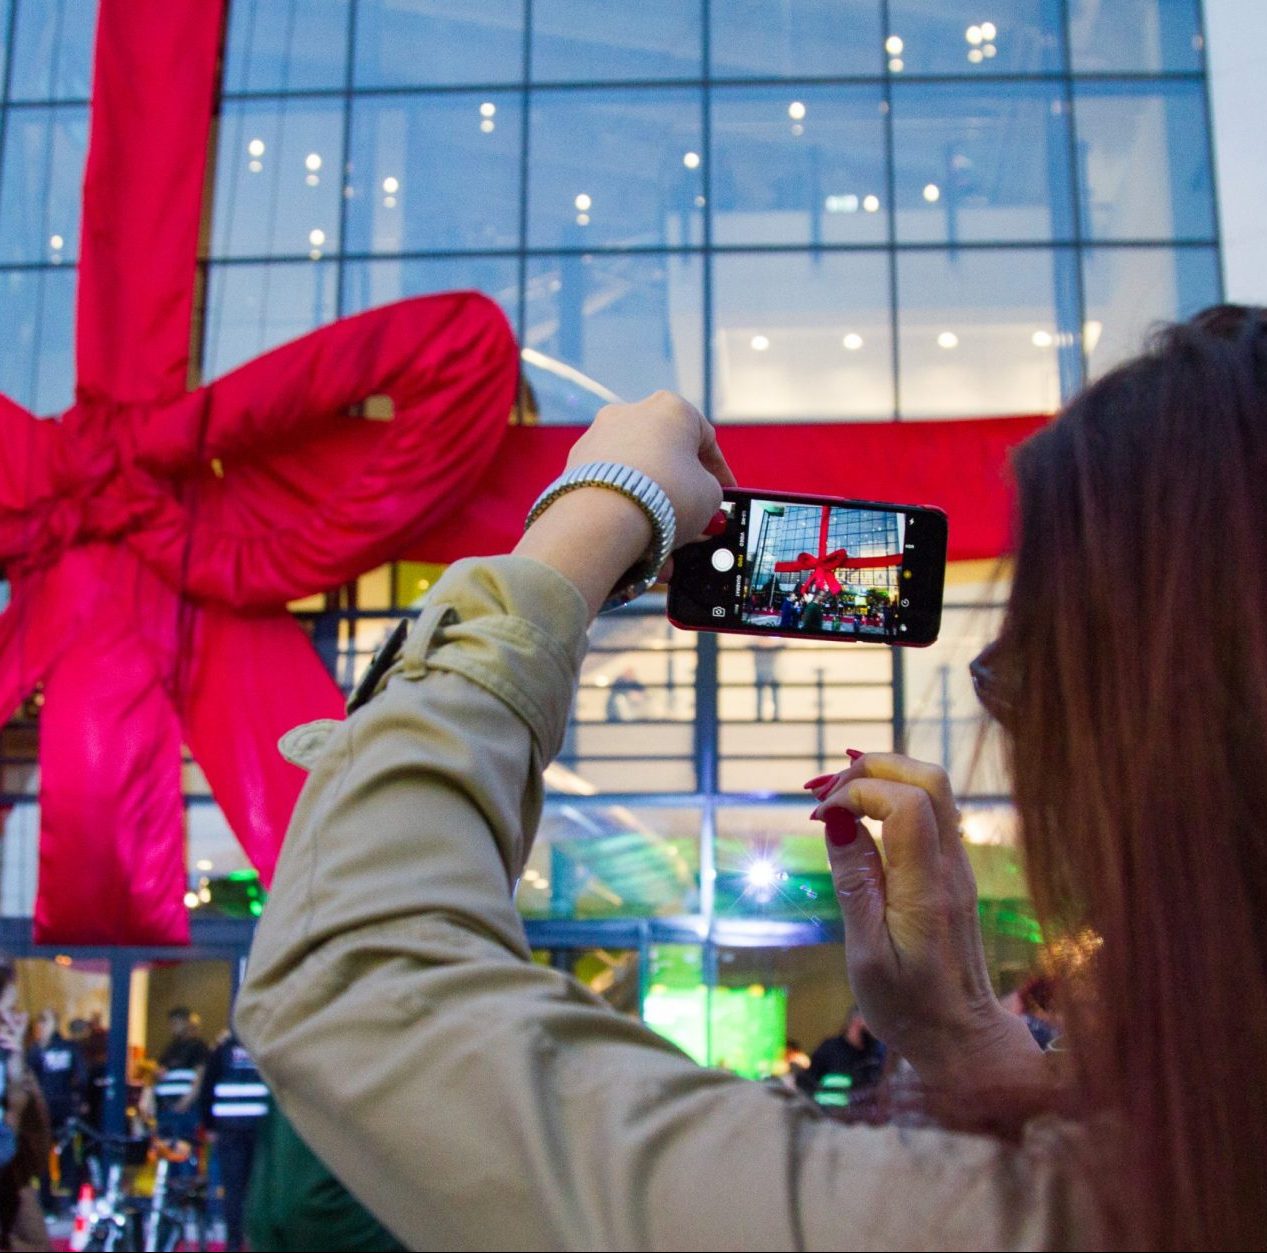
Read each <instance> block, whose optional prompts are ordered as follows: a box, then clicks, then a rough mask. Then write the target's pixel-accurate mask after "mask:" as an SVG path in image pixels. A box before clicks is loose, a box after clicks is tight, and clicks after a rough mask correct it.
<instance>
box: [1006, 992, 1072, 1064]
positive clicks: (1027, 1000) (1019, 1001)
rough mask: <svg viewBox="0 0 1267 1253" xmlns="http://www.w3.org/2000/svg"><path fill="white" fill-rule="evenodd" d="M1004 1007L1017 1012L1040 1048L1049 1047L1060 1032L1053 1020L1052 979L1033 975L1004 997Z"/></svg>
mask: <svg viewBox="0 0 1267 1253" xmlns="http://www.w3.org/2000/svg"><path fill="white" fill-rule="evenodd" d="M1002 1002H1003V1008H1004V1009H1006V1010H1007V1011H1008V1013H1010V1014H1016V1015H1017V1016H1018V1017H1019V1018H1020V1019H1021V1020H1022V1021H1023V1022H1024V1023H1025V1025H1026V1026H1027V1027H1028V1028H1029V1033H1030V1035H1032V1036H1033V1037H1034V1041H1035V1043H1036V1044H1037V1045H1038V1047H1039V1048H1041V1049H1045V1048H1047V1047H1049V1046H1050V1045H1051V1043H1052V1041H1053V1040H1055V1039H1056V1037H1057V1036H1058V1035H1059V1034H1060V1030H1059V1028H1058V1027H1057V1026H1056V1024H1055V1022H1054V1021H1053V1020H1052V1003H1053V998H1052V984H1051V980H1050V979H1046V978H1044V977H1043V976H1041V975H1032V976H1031V977H1030V978H1028V979H1026V980H1025V982H1024V983H1021V984H1018V985H1017V986H1016V987H1015V988H1013V989H1012V990H1011V991H1010V992H1009V993H1007V995H1006V996H1004V997H1003V998H1002Z"/></svg>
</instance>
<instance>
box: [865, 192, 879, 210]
mask: <svg viewBox="0 0 1267 1253" xmlns="http://www.w3.org/2000/svg"><path fill="white" fill-rule="evenodd" d="M862 207H863V208H864V209H865V210H866V211H867V212H868V213H875V212H876V210H878V209H879V207H880V197H879V196H864V197H863V198H862Z"/></svg>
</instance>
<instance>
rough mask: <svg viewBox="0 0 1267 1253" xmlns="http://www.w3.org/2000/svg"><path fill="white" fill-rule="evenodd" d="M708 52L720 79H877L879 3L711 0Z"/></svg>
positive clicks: (881, 34) (881, 39)
mask: <svg viewBox="0 0 1267 1253" xmlns="http://www.w3.org/2000/svg"><path fill="white" fill-rule="evenodd" d="M711 13H712V31H711V40H710V44H709V51H710V53H711V55H712V73H713V75H714V76H716V77H718V78H752V77H756V78H765V77H777V78H788V77H791V78H800V77H809V76H817V75H823V76H827V75H830V76H833V77H834V76H838V75H850V74H878V73H879V72H880V67H881V65H882V64H883V60H882V56H883V44H884V32H882V30H881V28H880V3H879V0H781V2H780V3H778V4H771V3H769V0H713V2H712V5H711Z"/></svg>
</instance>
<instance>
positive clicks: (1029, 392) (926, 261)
mask: <svg viewBox="0 0 1267 1253" xmlns="http://www.w3.org/2000/svg"><path fill="white" fill-rule="evenodd" d="M1074 265H1075V261H1074V258H1073V255H1072V253H1071V252H1070V251H1068V250H1065V249H1047V248H1035V249H1019V248H1013V249H1007V250H999V251H992V250H989V249H982V250H979V251H961V252H911V253H902V254H900V255H899V256H898V322H899V327H900V336H901V338H900V344H899V348H900V353H899V355H900V359H901V368H902V377H901V380H900V386H899V394H900V396H901V405H902V414H903V415H904V416H906V417H913V418H963V417H981V416H985V415H987V414H1020V413H1049V412H1052V411H1054V410H1055V409H1057V408H1058V407H1059V405H1060V401H1061V378H1062V364H1063V365H1065V366H1066V367H1069V366H1070V359H1071V358H1074V359H1075V360H1073V362H1072V365H1073V366H1077V365H1078V362H1077V361H1076V358H1077V356H1078V353H1077V346H1076V344H1077V341H1076V336H1077V331H1078V326H1077V306H1076V302H1073V300H1072V297H1073V295H1074V293H1075V292H1076V282H1075V274H1074V271H1073V266H1074ZM1078 377H1079V374H1078V372H1077V370H1076V369H1074V370H1072V372H1071V373H1070V374H1069V380H1068V381H1069V386H1068V388H1067V390H1068V391H1072V390H1073V388H1074V387H1076V386H1077V380H1078Z"/></svg>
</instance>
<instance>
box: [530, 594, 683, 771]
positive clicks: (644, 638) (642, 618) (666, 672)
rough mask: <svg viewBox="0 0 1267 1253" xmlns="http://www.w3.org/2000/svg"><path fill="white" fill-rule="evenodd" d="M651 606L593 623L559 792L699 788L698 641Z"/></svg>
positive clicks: (657, 605) (559, 763) (560, 764)
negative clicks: (696, 737) (695, 757)
mask: <svg viewBox="0 0 1267 1253" xmlns="http://www.w3.org/2000/svg"><path fill="white" fill-rule="evenodd" d="M649 609H650V612H647V613H637V614H633V613H631V614H617V615H614V616H612V617H605V618H600V619H599V621H598V622H597V623H596V624H595V625H594V628H593V630H592V631H591V634H590V651H589V653H588V655H587V656H586V658H585V661H584V664H583V665H582V667H581V681H580V688H579V690H578V693H577V698H576V705H575V707H574V709H573V711H572V720H571V722H570V723H569V725H568V729H567V734H566V735H565V737H564V741H563V748H562V750H561V751H560V753H559V756H558V758H557V759H556V762H555V764H554V765H553V766H551V768H550V770H549V771H547V774H546V783H547V786H548V787H549V788H550V789H551V790H552V791H555V792H562V793H571V794H573V795H585V794H587V793H593V792H595V791H600V792H644V791H691V790H693V789H694V786H695V767H694V762H693V756H692V755H693V751H694V734H695V731H694V725H693V719H694V717H695V658H696V652H695V638H694V636H693V635H691V634H690V633H689V632H683V631H678V630H677V629H676V628H675V627H673V626H672V625H671V624H670V623H669V621H668V619H667V618H665V617H664V614H663V602H662V601H660V602H657V601H652V603H651V605H650V606H649ZM657 609H658V612H657Z"/></svg>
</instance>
